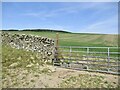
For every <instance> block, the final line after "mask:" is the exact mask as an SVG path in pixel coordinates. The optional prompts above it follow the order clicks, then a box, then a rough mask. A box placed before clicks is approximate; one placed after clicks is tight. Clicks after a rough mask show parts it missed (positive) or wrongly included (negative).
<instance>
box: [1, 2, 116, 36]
mask: <svg viewBox="0 0 120 90" xmlns="http://www.w3.org/2000/svg"><path fill="white" fill-rule="evenodd" d="M2 29H55V30H65V31H70V32H75V33H103V34H117V33H118V3H117V2H3V3H2Z"/></svg>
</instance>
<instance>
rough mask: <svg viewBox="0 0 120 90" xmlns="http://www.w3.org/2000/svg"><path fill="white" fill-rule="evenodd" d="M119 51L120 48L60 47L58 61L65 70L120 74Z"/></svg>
mask: <svg viewBox="0 0 120 90" xmlns="http://www.w3.org/2000/svg"><path fill="white" fill-rule="evenodd" d="M118 49H119V47H79V46H59V50H58V54H59V55H58V59H59V60H60V66H61V67H65V68H71V69H78V70H87V71H97V72H105V73H111V74H120V66H119V63H120V60H119V58H118V57H119V55H120V52H119V50H118ZM54 63H55V62H54Z"/></svg>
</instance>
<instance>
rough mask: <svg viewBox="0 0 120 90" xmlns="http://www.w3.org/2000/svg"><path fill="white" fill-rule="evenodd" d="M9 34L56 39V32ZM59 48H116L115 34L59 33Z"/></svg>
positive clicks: (116, 37) (116, 39) (116, 38)
mask: <svg viewBox="0 0 120 90" xmlns="http://www.w3.org/2000/svg"><path fill="white" fill-rule="evenodd" d="M7 32H10V33H19V34H32V35H38V36H44V37H49V38H53V39H56V32H48V31H45V32H34V31H7ZM59 39H60V41H59V44H60V46H96V47H97V46H104V47H105V46H118V35H117V34H88V33H64V32H59Z"/></svg>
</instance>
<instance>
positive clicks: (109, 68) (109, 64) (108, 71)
mask: <svg viewBox="0 0 120 90" xmlns="http://www.w3.org/2000/svg"><path fill="white" fill-rule="evenodd" d="M109 69H110V48H108V72H109Z"/></svg>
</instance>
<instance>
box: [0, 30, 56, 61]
mask: <svg viewBox="0 0 120 90" xmlns="http://www.w3.org/2000/svg"><path fill="white" fill-rule="evenodd" d="M1 36H2V43H3V44H6V45H10V46H11V47H12V48H17V49H25V50H27V51H33V52H38V53H40V55H41V57H42V58H41V59H44V60H51V59H52V58H53V57H54V49H55V41H54V40H53V39H50V38H47V37H40V36H33V35H25V34H11V33H6V32H2V35H1Z"/></svg>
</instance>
